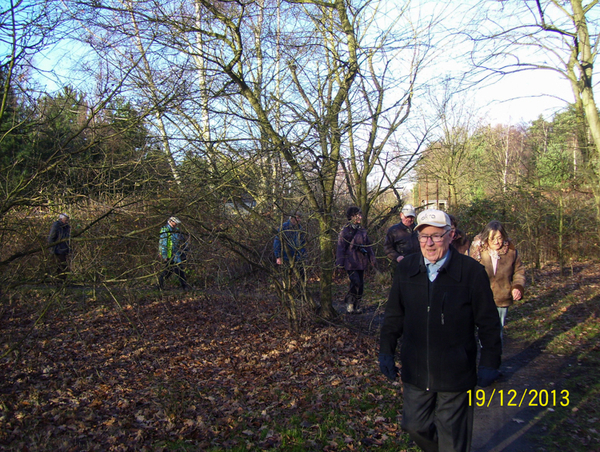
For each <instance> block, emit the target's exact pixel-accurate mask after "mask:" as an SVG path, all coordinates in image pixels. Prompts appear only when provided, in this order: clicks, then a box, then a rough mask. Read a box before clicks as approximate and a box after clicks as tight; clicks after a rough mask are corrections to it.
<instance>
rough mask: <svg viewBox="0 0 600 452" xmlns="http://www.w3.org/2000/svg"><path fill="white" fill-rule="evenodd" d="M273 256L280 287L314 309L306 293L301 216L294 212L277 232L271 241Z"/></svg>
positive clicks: (304, 241) (310, 298)
mask: <svg viewBox="0 0 600 452" xmlns="http://www.w3.org/2000/svg"><path fill="white" fill-rule="evenodd" d="M273 254H274V255H275V262H276V263H277V266H278V267H279V269H280V270H281V271H280V275H281V287H282V289H283V290H284V291H285V292H286V293H287V294H288V296H290V297H293V298H300V299H302V300H304V302H305V303H306V304H307V306H310V307H311V308H313V309H315V308H316V306H315V301H314V299H313V298H312V295H311V294H310V293H309V291H308V287H307V283H308V281H307V275H306V268H305V267H304V264H305V260H306V231H305V230H304V228H303V227H302V214H301V213H300V212H295V213H293V214H292V215H290V217H289V219H288V220H287V221H286V222H284V223H283V224H282V225H281V227H280V228H279V229H278V230H277V233H276V234H275V238H274V239H273Z"/></svg>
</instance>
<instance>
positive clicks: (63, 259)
mask: <svg viewBox="0 0 600 452" xmlns="http://www.w3.org/2000/svg"><path fill="white" fill-rule="evenodd" d="M70 239H71V226H70V225H69V216H68V215H67V214H66V213H61V214H60V215H59V216H58V220H56V221H55V222H54V223H52V226H51V227H50V234H48V244H50V245H51V247H50V252H51V253H52V254H53V255H54V258H55V260H56V263H57V269H56V274H57V276H58V278H60V279H62V280H64V279H66V278H67V273H68V272H69V254H70V253H71V246H70V243H69V242H70Z"/></svg>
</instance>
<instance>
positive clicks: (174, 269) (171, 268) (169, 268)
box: [158, 259, 187, 289]
mask: <svg viewBox="0 0 600 452" xmlns="http://www.w3.org/2000/svg"><path fill="white" fill-rule="evenodd" d="M173 273H175V274H176V275H177V277H178V278H179V284H181V287H183V288H186V287H187V281H186V277H185V271H184V269H183V262H179V263H177V262H174V261H173V259H169V260H167V261H165V269H164V270H163V271H162V273H161V274H160V276H159V277H158V286H159V287H160V288H161V289H164V287H165V280H167V279H168V278H169V276H171V275H172V274H173Z"/></svg>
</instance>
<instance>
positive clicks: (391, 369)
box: [379, 353, 398, 381]
mask: <svg viewBox="0 0 600 452" xmlns="http://www.w3.org/2000/svg"><path fill="white" fill-rule="evenodd" d="M379 370H381V373H382V374H383V375H385V376H386V377H388V379H389V380H391V381H396V379H397V378H398V368H397V367H396V364H395V363H394V356H393V355H388V354H387V353H380V354H379Z"/></svg>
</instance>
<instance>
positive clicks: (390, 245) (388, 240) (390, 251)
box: [383, 226, 400, 261]
mask: <svg viewBox="0 0 600 452" xmlns="http://www.w3.org/2000/svg"><path fill="white" fill-rule="evenodd" d="M394 245H395V237H394V229H393V226H392V227H391V228H389V229H388V231H387V234H386V235H385V242H384V243H383V252H384V253H385V254H386V256H387V257H388V258H389V259H390V260H393V261H398V256H400V254H399V253H398V252H397V251H396V248H395V246H394Z"/></svg>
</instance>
